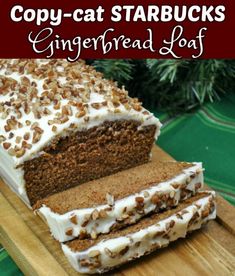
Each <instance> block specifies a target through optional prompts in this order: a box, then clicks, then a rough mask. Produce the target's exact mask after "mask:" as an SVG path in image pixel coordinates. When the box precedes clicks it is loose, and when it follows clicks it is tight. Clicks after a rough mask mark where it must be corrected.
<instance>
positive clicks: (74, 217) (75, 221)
mask: <svg viewBox="0 0 235 276" xmlns="http://www.w3.org/2000/svg"><path fill="white" fill-rule="evenodd" d="M69 220H70V221H71V222H72V223H73V224H78V220H77V216H76V215H73V216H72V217H71V218H70V219H69Z"/></svg>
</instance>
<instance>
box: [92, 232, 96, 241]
mask: <svg viewBox="0 0 235 276" xmlns="http://www.w3.org/2000/svg"><path fill="white" fill-rule="evenodd" d="M91 238H92V239H93V240H95V239H96V238H97V233H96V232H95V230H92V231H91Z"/></svg>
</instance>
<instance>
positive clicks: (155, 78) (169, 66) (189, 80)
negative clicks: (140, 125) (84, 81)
mask: <svg viewBox="0 0 235 276" xmlns="http://www.w3.org/2000/svg"><path fill="white" fill-rule="evenodd" d="M91 63H92V64H93V65H94V66H95V67H96V69H97V70H99V71H101V72H103V73H104V75H105V77H106V78H108V79H113V80H116V81H118V83H119V85H120V86H121V85H125V86H126V87H127V89H128V90H129V94H130V96H133V97H138V98H139V99H140V100H142V101H143V103H144V105H145V106H146V107H148V108H152V109H154V108H158V109H161V110H164V111H168V112H169V113H179V112H185V111H189V110H191V109H193V108H196V107H199V106H201V105H203V104H204V103H205V102H207V101H211V102H213V101H216V100H219V99H220V97H222V96H223V95H224V94H225V93H229V92H235V60H215V59H213V60H186V59H183V60H171V59H166V60H156V59H154V60H153V59H152V60H126V59H119V60H114V59H110V60H106V59H102V60H95V61H91Z"/></svg>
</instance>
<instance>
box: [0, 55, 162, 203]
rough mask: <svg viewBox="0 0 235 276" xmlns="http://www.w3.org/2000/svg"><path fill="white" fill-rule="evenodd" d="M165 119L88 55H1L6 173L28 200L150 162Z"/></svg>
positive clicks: (0, 145) (1, 163)
mask: <svg viewBox="0 0 235 276" xmlns="http://www.w3.org/2000/svg"><path fill="white" fill-rule="evenodd" d="M160 126H161V124H160V122H159V120H158V119H157V118H155V117H154V115H153V114H152V113H150V112H149V111H147V110H146V109H144V108H143V107H142V105H141V103H140V102H139V101H138V100H137V99H135V98H130V97H129V96H128V93H127V91H126V90H125V89H124V88H118V86H117V84H116V83H114V82H112V81H109V80H106V79H104V78H103V77H102V74H101V73H98V72H96V71H95V70H94V69H93V68H92V67H90V66H88V65H86V64H85V63H84V62H83V61H78V62H75V63H69V62H67V61H65V60H1V61H0V173H1V175H2V177H3V178H4V179H5V181H6V183H8V185H9V186H10V187H11V188H12V189H13V190H14V191H15V192H16V193H17V194H18V195H19V196H20V197H21V198H22V199H23V200H24V201H25V202H26V203H27V204H28V205H30V206H32V205H33V204H35V203H36V202H37V200H40V199H43V198H45V197H48V196H50V195H52V194H55V193H58V192H62V191H64V190H66V189H68V188H71V187H74V186H77V185H79V184H82V183H84V182H87V181H91V180H94V179H98V178H100V177H104V176H107V175H110V174H113V173H116V172H119V171H122V170H124V169H128V168H131V167H135V166H137V165H140V164H143V163H146V162H148V161H149V159H150V152H151V148H152V145H153V143H154V141H155V139H156V138H157V137H158V135H159V130H160Z"/></svg>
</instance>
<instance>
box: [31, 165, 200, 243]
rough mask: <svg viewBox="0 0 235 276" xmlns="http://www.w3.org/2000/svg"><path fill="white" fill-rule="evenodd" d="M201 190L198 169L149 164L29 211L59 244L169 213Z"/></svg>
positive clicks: (83, 186)
mask: <svg viewBox="0 0 235 276" xmlns="http://www.w3.org/2000/svg"><path fill="white" fill-rule="evenodd" d="M202 186H203V169H202V164H201V163H186V162H153V161H152V162H149V163H147V164H143V165H140V166H138V167H135V168H132V169H128V170H125V171H122V172H118V173H116V174H113V175H112V176H106V177H104V178H101V179H98V180H93V181H90V182H88V183H84V184H81V185H79V186H77V187H74V188H71V189H68V190H66V191H64V192H61V193H57V194H54V195H51V196H49V197H48V198H46V199H43V200H40V201H38V202H37V204H35V205H34V209H35V210H36V212H37V213H38V214H39V215H40V216H42V217H43V218H44V219H45V221H46V222H47V224H48V226H49V228H50V231H51V233H52V235H53V236H54V238H55V239H57V240H59V241H60V242H65V241H68V240H71V239H74V238H76V237H78V238H80V239H84V238H88V237H90V238H92V239H95V238H97V236H98V235H99V234H101V233H109V232H111V231H114V230H116V229H119V228H123V227H125V226H126V225H129V224H133V223H135V222H136V221H138V220H139V219H140V218H142V217H143V216H145V215H147V214H149V213H150V212H160V211H162V210H164V209H169V208H173V207H175V206H177V205H178V204H179V203H180V202H182V201H183V200H185V199H187V198H189V197H191V196H193V195H195V193H196V192H198V190H199V189H201V188H202Z"/></svg>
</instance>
